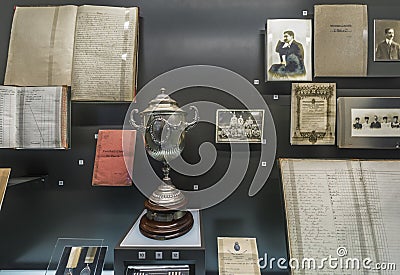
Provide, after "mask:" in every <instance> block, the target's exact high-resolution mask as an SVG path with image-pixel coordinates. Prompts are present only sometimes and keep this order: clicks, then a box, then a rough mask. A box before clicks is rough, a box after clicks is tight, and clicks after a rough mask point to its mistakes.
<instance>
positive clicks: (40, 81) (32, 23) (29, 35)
mask: <svg viewBox="0 0 400 275" xmlns="http://www.w3.org/2000/svg"><path fill="white" fill-rule="evenodd" d="M76 12H77V7H76V6H60V7H16V9H15V13H14V19H13V23H12V28H11V36H10V45H9V51H8V60H7V69H6V74H5V79H4V85H18V86H61V85H68V86H70V85H71V69H72V56H73V47H74V32H75V20H76Z"/></svg>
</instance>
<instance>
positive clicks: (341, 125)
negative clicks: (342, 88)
mask: <svg viewBox="0 0 400 275" xmlns="http://www.w3.org/2000/svg"><path fill="white" fill-rule="evenodd" d="M338 114H339V116H338V117H339V119H338V146H339V147H340V148H379V149H397V148H398V147H399V146H400V122H399V118H400V97H340V98H339V99H338Z"/></svg>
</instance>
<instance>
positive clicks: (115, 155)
mask: <svg viewBox="0 0 400 275" xmlns="http://www.w3.org/2000/svg"><path fill="white" fill-rule="evenodd" d="M123 139H124V140H125V141H124V145H125V146H123V145H122V144H123V143H122V142H123ZM135 142H136V131H134V130H99V133H98V137H97V145H96V156H95V160H94V168H93V177H92V185H93V186H96V185H101V186H131V185H132V180H131V178H130V176H129V172H128V170H127V167H130V169H131V168H132V166H133V159H134V154H135Z"/></svg>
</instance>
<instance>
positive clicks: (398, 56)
mask: <svg viewBox="0 0 400 275" xmlns="http://www.w3.org/2000/svg"><path fill="white" fill-rule="evenodd" d="M374 43H375V51H374V61H400V20H386V19H385V20H383V19H382V20H379V19H376V20H374Z"/></svg>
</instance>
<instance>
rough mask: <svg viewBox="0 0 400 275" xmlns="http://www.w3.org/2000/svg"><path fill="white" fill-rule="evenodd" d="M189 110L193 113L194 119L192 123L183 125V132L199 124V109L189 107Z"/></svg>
mask: <svg viewBox="0 0 400 275" xmlns="http://www.w3.org/2000/svg"><path fill="white" fill-rule="evenodd" d="M190 109H191V110H193V111H194V118H193V121H192V122H186V125H185V132H187V131H189V130H190V129H192V128H193V127H194V126H196V125H197V123H198V122H199V119H200V117H199V109H197V107H196V106H190Z"/></svg>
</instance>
